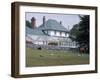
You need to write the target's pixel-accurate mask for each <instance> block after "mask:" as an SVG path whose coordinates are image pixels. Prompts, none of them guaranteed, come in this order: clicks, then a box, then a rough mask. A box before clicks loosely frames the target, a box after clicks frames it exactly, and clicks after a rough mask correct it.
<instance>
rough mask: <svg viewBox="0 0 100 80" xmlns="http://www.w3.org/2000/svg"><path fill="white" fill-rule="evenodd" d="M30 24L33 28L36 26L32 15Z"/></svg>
mask: <svg viewBox="0 0 100 80" xmlns="http://www.w3.org/2000/svg"><path fill="white" fill-rule="evenodd" d="M31 25H32V28H33V29H34V28H35V27H36V19H35V18H34V17H32V19H31Z"/></svg>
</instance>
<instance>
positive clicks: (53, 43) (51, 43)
mask: <svg viewBox="0 0 100 80" xmlns="http://www.w3.org/2000/svg"><path fill="white" fill-rule="evenodd" d="M48 45H55V46H56V45H58V43H57V42H49V43H48Z"/></svg>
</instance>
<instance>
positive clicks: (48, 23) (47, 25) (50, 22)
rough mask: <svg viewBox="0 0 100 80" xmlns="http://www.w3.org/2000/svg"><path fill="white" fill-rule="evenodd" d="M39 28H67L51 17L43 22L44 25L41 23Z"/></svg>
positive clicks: (60, 29) (58, 29)
mask: <svg viewBox="0 0 100 80" xmlns="http://www.w3.org/2000/svg"><path fill="white" fill-rule="evenodd" d="M39 28H41V29H42V30H57V31H65V32H67V29H66V28H65V27H64V26H62V25H61V24H60V23H58V22H57V21H56V20H53V19H49V20H47V21H46V22H45V26H44V25H43V24H42V25H40V27H39Z"/></svg>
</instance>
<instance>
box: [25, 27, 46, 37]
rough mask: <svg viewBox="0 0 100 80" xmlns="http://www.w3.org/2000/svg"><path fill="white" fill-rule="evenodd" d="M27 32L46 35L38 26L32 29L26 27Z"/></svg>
mask: <svg viewBox="0 0 100 80" xmlns="http://www.w3.org/2000/svg"><path fill="white" fill-rule="evenodd" d="M26 34H32V35H42V36H45V34H44V33H43V31H42V30H40V29H38V28H34V29H31V28H29V27H26Z"/></svg>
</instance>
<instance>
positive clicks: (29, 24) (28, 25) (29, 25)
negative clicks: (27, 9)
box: [26, 20, 32, 28]
mask: <svg viewBox="0 0 100 80" xmlns="http://www.w3.org/2000/svg"><path fill="white" fill-rule="evenodd" d="M26 26H27V27H29V28H32V25H31V23H30V22H29V21H27V20H26Z"/></svg>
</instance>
